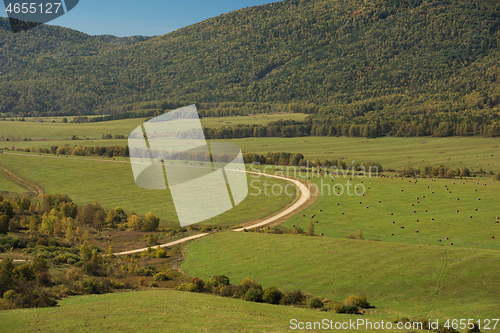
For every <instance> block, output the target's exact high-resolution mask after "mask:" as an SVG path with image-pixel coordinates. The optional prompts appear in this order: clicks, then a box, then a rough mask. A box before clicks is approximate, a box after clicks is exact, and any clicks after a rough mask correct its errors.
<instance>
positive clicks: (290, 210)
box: [115, 171, 311, 255]
mask: <svg viewBox="0 0 500 333" xmlns="http://www.w3.org/2000/svg"><path fill="white" fill-rule="evenodd" d="M241 172H246V173H249V174H256V175H261V176H262V175H264V174H262V173H258V172H250V171H241ZM265 176H266V177H270V178H276V179H281V180H285V181H288V182H291V183H292V184H294V185H295V186H297V187H298V188H299V190H300V192H301V195H300V198H299V199H298V200H297V201H296V202H295V203H293V204H292V205H291V206H290V207H288V208H287V209H285V210H284V211H282V212H279V213H278V214H276V215H273V216H271V217H269V218H267V219H265V220H264V221H261V222H258V223H255V224H252V225H249V226H246V227H243V228H238V229H234V230H233V231H237V232H238V231H243V230H245V229H247V230H248V229H254V228H257V227H262V226H264V225H267V224H270V223H272V222H275V221H277V220H279V219H281V218H283V217H285V216H287V215H290V214H292V213H293V212H295V211H296V210H298V209H299V208H300V207H302V206H303V205H304V204H305V203H306V202H307V201H308V200H309V198H310V196H311V192H310V191H309V189H308V188H307V187H306V186H305V185H304V184H302V183H301V182H299V181H298V180H295V179H290V178H286V177H282V176H277V175H270V174H266V175H265ZM207 235H210V234H209V233H203V234H198V235H194V236H190V237H185V238H181V239H178V240H176V241H173V242H170V243H165V244H161V245H157V246H153V247H154V248H156V247H158V246H159V247H170V246H174V245H177V244H181V243H184V242H187V241H190V240H193V239H198V238H201V237H204V236H207ZM147 249H148V248H147V247H144V248H141V249H136V250H131V251H125V252H118V253H115V255H125V254H133V253H138V252H144V251H146V250H147Z"/></svg>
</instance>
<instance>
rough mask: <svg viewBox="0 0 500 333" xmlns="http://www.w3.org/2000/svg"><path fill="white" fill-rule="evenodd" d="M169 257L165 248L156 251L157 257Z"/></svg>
mask: <svg viewBox="0 0 500 333" xmlns="http://www.w3.org/2000/svg"><path fill="white" fill-rule="evenodd" d="M166 257H167V251H165V250H164V249H159V250H157V251H156V258H166Z"/></svg>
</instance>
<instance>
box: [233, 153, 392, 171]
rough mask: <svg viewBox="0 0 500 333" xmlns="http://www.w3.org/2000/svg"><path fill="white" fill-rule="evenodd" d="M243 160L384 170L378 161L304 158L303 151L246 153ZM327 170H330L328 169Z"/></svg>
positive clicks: (355, 169) (316, 166)
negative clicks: (347, 161)
mask: <svg viewBox="0 0 500 333" xmlns="http://www.w3.org/2000/svg"><path fill="white" fill-rule="evenodd" d="M243 161H244V162H245V163H246V164H252V163H258V164H261V165H281V166H300V167H306V168H312V167H314V168H326V169H329V168H332V167H333V168H337V169H340V170H351V171H369V170H370V168H372V169H373V170H376V171H377V172H382V171H383V168H382V165H381V164H379V163H377V162H363V163H354V164H352V165H347V163H346V162H345V161H343V160H328V159H324V160H323V161H320V160H319V158H317V157H316V158H315V159H314V160H312V161H311V160H308V159H305V158H304V155H302V154H301V153H295V154H294V153H287V152H279V153H278V152H276V153H271V152H268V153H266V154H256V153H244V154H243ZM326 172H329V171H328V170H326Z"/></svg>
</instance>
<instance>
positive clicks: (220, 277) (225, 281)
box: [212, 275, 229, 287]
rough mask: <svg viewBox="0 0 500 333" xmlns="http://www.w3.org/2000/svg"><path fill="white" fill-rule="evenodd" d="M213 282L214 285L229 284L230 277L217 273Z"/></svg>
mask: <svg viewBox="0 0 500 333" xmlns="http://www.w3.org/2000/svg"><path fill="white" fill-rule="evenodd" d="M212 283H213V285H214V287H219V286H227V285H228V284H229V278H228V277H227V276H225V275H217V276H214V277H213V278H212Z"/></svg>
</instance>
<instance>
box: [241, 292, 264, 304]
mask: <svg viewBox="0 0 500 333" xmlns="http://www.w3.org/2000/svg"><path fill="white" fill-rule="evenodd" d="M243 299H244V300H245V301H248V302H259V303H260V302H262V290H261V289H258V288H250V289H248V291H247V292H246V293H245V295H243Z"/></svg>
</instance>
